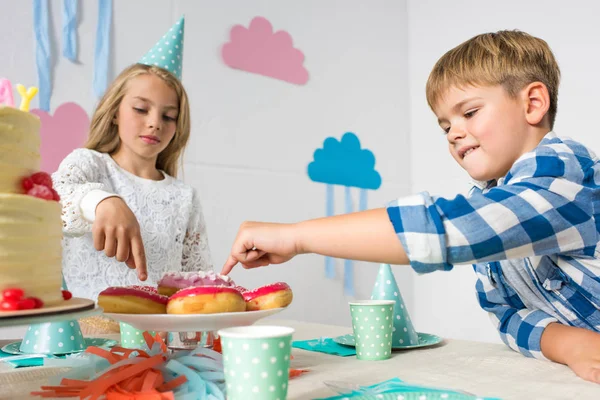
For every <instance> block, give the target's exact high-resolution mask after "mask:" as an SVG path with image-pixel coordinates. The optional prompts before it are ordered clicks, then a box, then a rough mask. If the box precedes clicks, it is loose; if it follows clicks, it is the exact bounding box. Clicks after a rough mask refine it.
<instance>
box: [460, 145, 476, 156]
mask: <svg viewBox="0 0 600 400" xmlns="http://www.w3.org/2000/svg"><path fill="white" fill-rule="evenodd" d="M478 148H479V146H465V147H462V148H460V149H459V150H458V156H459V157H460V158H461V159H464V158H465V157H466V156H468V155H469V154H471V153H472V152H474V151H475V150H477V149H478Z"/></svg>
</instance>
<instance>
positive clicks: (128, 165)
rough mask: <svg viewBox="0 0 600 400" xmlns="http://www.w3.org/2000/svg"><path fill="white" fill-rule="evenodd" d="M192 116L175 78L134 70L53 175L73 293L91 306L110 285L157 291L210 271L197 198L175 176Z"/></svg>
mask: <svg viewBox="0 0 600 400" xmlns="http://www.w3.org/2000/svg"><path fill="white" fill-rule="evenodd" d="M189 114H190V110H189V104H188V98H187V94H186V92H185V90H184V88H183V86H182V85H181V83H180V81H179V80H178V79H177V78H176V77H175V76H173V75H172V74H171V73H169V72H168V71H166V70H164V69H162V68H159V67H156V66H148V65H144V64H135V65H133V66H131V67H129V68H127V69H125V70H124V71H123V72H122V73H121V74H120V75H119V76H118V77H117V79H116V80H115V81H114V82H113V83H112V85H111V86H110V87H109V88H108V90H107V91H106V93H105V95H104V96H103V98H102V99H101V100H100V103H99V104H98V107H97V109H96V111H95V113H94V116H93V118H92V122H91V127H90V135H89V138H88V141H87V143H86V144H85V148H83V149H77V150H75V151H73V152H72V153H71V154H70V155H68V156H67V157H66V158H65V159H64V160H63V162H62V163H61V165H60V167H59V169H58V171H57V172H55V173H54V174H53V176H52V179H53V181H54V185H55V188H56V190H57V192H58V193H59V194H60V196H61V199H62V203H63V212H62V220H63V231H64V234H65V238H64V240H63V249H64V250H63V273H64V277H65V280H66V283H67V285H68V288H69V290H70V291H71V292H72V293H73V295H74V296H77V297H84V298H91V299H93V300H96V299H97V297H98V293H99V292H100V291H102V290H104V289H105V288H107V287H108V286H124V285H132V284H140V280H142V281H144V280H145V281H146V282H145V284H148V285H156V283H157V281H158V279H160V277H161V276H162V275H163V274H164V273H165V272H166V271H168V270H175V271H181V270H183V271H189V270H212V264H211V260H210V254H209V247H208V240H207V234H206V224H205V222H204V217H203V215H202V209H201V206H200V200H199V198H198V194H197V193H196V191H195V190H194V188H192V187H191V186H189V185H186V184H185V183H183V182H182V181H180V180H177V179H175V177H176V176H177V167H178V163H179V160H180V156H181V154H182V152H183V150H184V148H185V145H186V143H187V141H188V138H189V135H190V117H189ZM127 267H129V268H130V269H128V268H127ZM133 269H136V270H137V276H136V273H135V272H134V271H133ZM138 278H139V279H138Z"/></svg>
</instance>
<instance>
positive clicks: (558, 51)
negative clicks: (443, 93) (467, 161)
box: [408, 0, 600, 341]
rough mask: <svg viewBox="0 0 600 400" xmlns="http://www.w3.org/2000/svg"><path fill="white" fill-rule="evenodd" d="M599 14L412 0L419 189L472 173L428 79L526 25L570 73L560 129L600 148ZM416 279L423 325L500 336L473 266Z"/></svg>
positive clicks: (462, 181)
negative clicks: (451, 60) (487, 35)
mask: <svg viewBox="0 0 600 400" xmlns="http://www.w3.org/2000/svg"><path fill="white" fill-rule="evenodd" d="M599 14H600V4H598V3H596V2H592V1H581V0H580V1H569V2H568V3H567V2H564V1H559V0H550V1H541V0H537V1H527V2H524V1H518V0H509V1H502V2H491V1H472V0H453V1H419V0H413V1H409V2H408V20H409V27H410V28H409V57H408V60H409V77H410V80H409V81H410V132H411V135H410V136H411V139H410V143H411V157H412V160H413V162H412V164H411V184H412V190H413V191H423V190H427V191H429V192H430V193H432V194H436V195H442V196H453V195H454V194H456V193H459V192H460V193H463V194H464V193H466V191H467V190H468V185H467V183H468V177H467V175H466V173H465V172H464V171H463V170H461V169H460V168H459V167H458V165H457V164H456V163H455V162H454V161H453V160H452V158H451V157H450V155H449V153H448V150H447V142H446V141H445V138H444V137H443V136H442V134H441V129H440V128H439V127H438V126H437V122H436V119H435V118H434V116H433V114H432V113H431V111H430V110H429V108H428V106H427V102H426V100H425V83H426V81H427V77H428V75H429V72H430V71H431V68H432V67H433V65H434V64H435V62H436V61H437V59H438V58H439V57H441V56H442V55H443V54H444V53H445V52H446V51H448V50H450V49H451V48H452V47H454V46H457V45H458V44H460V43H462V42H463V41H465V40H467V39H469V38H470V37H472V36H474V35H477V34H479V33H483V32H489V31H497V30H501V29H520V30H523V31H526V32H528V33H531V34H533V35H536V36H538V37H541V38H543V39H544V40H546V41H547V42H548V44H549V45H550V47H551V48H552V50H553V51H554V53H555V55H556V57H557V59H558V62H559V66H560V68H561V70H562V77H563V79H562V84H561V88H560V94H559V102H558V114H557V119H556V125H555V131H556V132H557V133H558V134H559V135H561V136H570V137H573V138H575V139H577V140H580V141H582V142H583V143H585V144H586V145H588V146H589V147H591V148H592V149H595V150H596V151H598V150H599V149H600V135H598V134H597V115H598V111H597V110H598V105H599V101H598V100H597V98H596V97H597V96H596V93H598V91H599V89H600V82H599V81H598V79H596V77H597V75H598V62H599V61H600V57H599V56H598V52H597V51H596V49H597V48H598V43H600V32H598V29H597V25H598V23H597V16H598V15H599ZM414 283H415V286H414V293H415V297H414V299H413V301H414V305H415V308H414V309H413V320H414V321H415V324H416V325H417V326H418V327H419V328H420V329H421V330H424V331H426V332H429V331H430V332H436V333H438V334H441V335H443V336H446V337H454V338H466V339H473V340H484V341H499V339H498V335H497V333H496V331H495V329H494V328H493V327H492V325H491V323H490V322H489V320H488V317H487V315H486V314H485V313H484V312H483V311H482V310H481V309H480V308H479V306H478V305H477V301H476V299H475V291H474V283H475V276H474V273H473V271H472V268H471V266H457V267H455V269H454V270H453V271H452V272H446V273H443V272H438V273H435V274H430V275H428V276H421V277H417V278H415V280H414Z"/></svg>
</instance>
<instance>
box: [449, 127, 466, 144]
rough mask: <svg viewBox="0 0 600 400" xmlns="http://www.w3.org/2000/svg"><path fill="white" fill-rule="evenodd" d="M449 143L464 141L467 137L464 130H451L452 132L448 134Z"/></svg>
mask: <svg viewBox="0 0 600 400" xmlns="http://www.w3.org/2000/svg"><path fill="white" fill-rule="evenodd" d="M447 136H448V141H449V142H451V143H454V142H456V141H457V140H458V139H464V138H465V136H466V133H465V131H464V130H462V129H461V128H458V127H457V128H454V127H452V128H450V131H449V132H448V135H447Z"/></svg>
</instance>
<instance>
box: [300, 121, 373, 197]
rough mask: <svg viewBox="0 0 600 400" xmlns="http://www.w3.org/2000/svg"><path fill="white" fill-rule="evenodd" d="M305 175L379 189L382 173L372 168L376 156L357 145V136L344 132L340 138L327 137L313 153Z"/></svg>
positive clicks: (342, 183)
mask: <svg viewBox="0 0 600 400" xmlns="http://www.w3.org/2000/svg"><path fill="white" fill-rule="evenodd" d="M308 177H309V178H310V179H311V180H313V181H314V182H320V183H327V184H332V185H343V186H351V187H357V188H361V189H378V188H379V186H381V176H380V175H379V173H378V172H377V171H375V156H374V155H373V153H372V152H371V151H370V150H367V149H361V148H360V140H358V137H357V136H356V135H355V134H354V133H352V132H347V133H345V134H344V136H342V140H341V141H338V140H337V139H336V138H333V137H329V138H327V139H325V141H324V142H323V148H322V149H317V150H316V151H315V153H314V161H313V162H311V163H310V164H309V165H308Z"/></svg>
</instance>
